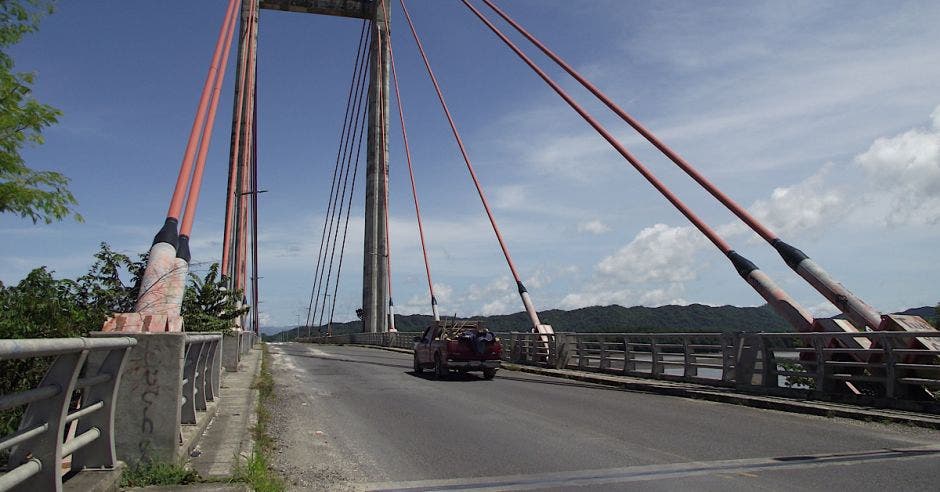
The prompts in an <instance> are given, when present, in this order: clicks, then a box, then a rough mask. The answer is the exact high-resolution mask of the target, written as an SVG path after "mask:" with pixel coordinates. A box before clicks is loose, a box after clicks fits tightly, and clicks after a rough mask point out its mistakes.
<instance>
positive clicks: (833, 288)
mask: <svg viewBox="0 0 940 492" xmlns="http://www.w3.org/2000/svg"><path fill="white" fill-rule="evenodd" d="M483 2H484V3H486V5H488V6H489V7H490V8H491V9H493V11H495V12H496V13H497V14H499V16H500V17H502V18H503V19H504V20H505V21H506V22H508V23H509V24H510V25H512V27H513V28H515V29H516V30H517V31H518V32H519V33H520V34H522V35H523V36H524V37H525V38H526V39H528V40H529V41H530V42H531V43H532V44H534V45H535V46H536V47H538V48H539V50H541V51H542V53H544V54H545V55H546V56H548V57H549V58H551V59H552V60H553V61H554V62H555V63H557V64H558V65H559V66H560V67H561V68H563V69H564V70H565V71H566V72H568V74H569V75H571V76H572V77H574V78H575V80H577V81H578V82H580V83H581V85H582V86H584V87H585V88H586V89H587V90H589V91H590V92H591V93H592V94H594V95H595V96H596V97H597V98H598V99H600V100H601V102H603V103H604V104H605V105H606V106H607V107H608V108H610V110H611V111H613V112H614V113H616V114H617V116H620V117H621V118H622V119H623V120H624V121H625V122H627V124H629V125H630V126H631V127H633V129H634V130H636V131H637V132H638V133H639V134H640V135H642V136H643V137H644V138H646V140H647V141H649V142H650V143H651V144H653V146H654V147H656V148H657V149H659V151H660V152H662V153H663V154H665V155H666V156H667V157H669V159H670V160H671V161H672V162H673V163H675V164H676V165H677V166H678V167H679V168H680V169H682V170H683V171H685V173H686V174H688V175H689V176H690V177H691V178H692V179H693V180H695V182H697V183H698V184H699V185H700V186H702V187H703V188H705V190H707V191H708V192H709V193H710V194H711V195H712V196H713V197H715V198H716V199H717V200H718V201H719V202H721V203H722V204H723V205H724V206H725V207H726V208H728V210H730V211H731V212H732V213H734V214H735V215H736V216H737V217H738V218H739V219H741V220H742V221H743V222H744V223H745V224H747V225H748V227H750V228H751V229H752V230H753V231H754V232H756V233H757V234H758V235H760V236H761V237H762V238H764V240H766V241H767V242H768V243H770V245H771V246H773V247H774V249H776V250H777V252H778V253H780V255H781V256H782V257H783V259H784V261H786V263H787V264H788V265H789V266H790V267H791V268H793V270H795V271H796V272H797V273H798V274H799V275H800V276H801V277H803V278H804V279H806V280H807V281H808V282H809V283H810V284H811V285H812V286H813V287H814V288H815V289H816V290H817V291H819V292H820V293H821V294H823V296H824V297H826V298H827V299H828V300H829V301H830V302H832V303H833V304H834V305H835V306H836V307H838V308H839V309H840V310H841V311H842V312H843V313H845V314H846V316H848V317H849V319H850V320H852V321H853V322H854V323H855V324H856V325H858V326H859V327H862V326H865V325H869V326H871V327H872V328H878V326H879V325H880V323H881V313H879V312H878V311H877V310H876V309H875V308H873V307H871V306H870V305H868V304H867V303H865V302H864V301H863V300H862V299H860V298H859V297H858V296H856V295H855V294H852V293H851V292H849V291H848V289H846V288H845V287H844V286H843V285H842V284H840V283H838V282H836V281H835V280H834V279H833V278H832V277H830V276H829V274H828V273H826V272H825V271H824V270H822V268H821V267H819V266H818V265H816V263H815V262H813V261H812V260H810V259H809V257H807V256H806V254H804V253H803V252H802V251H800V250H798V249H796V248H794V247H792V246H790V245H789V244H787V243H785V242H783V240H781V239H780V238H779V237H778V236H777V235H776V234H775V233H774V232H773V231H771V230H770V229H769V228H768V227H766V226H765V225H764V224H762V223H760V222H759V221H758V220H757V219H755V218H754V217H753V216H752V215H751V214H750V213H749V212H748V211H747V210H746V209H745V208H744V207H742V206H741V205H739V204H738V203H737V202H735V201H734V200H733V199H731V197H729V196H728V195H726V194H724V193H723V192H722V191H721V190H720V189H718V187H717V186H715V185H714V184H713V183H712V182H711V181H709V180H708V178H706V177H705V176H704V175H702V174H701V173H700V172H699V171H698V170H697V169H695V168H694V167H693V166H692V165H691V164H689V163H688V162H687V161H686V160H685V159H684V158H683V157H682V156H680V155H679V154H678V153H677V152H675V151H674V150H672V149H671V148H670V147H669V146H667V145H666V144H665V143H663V142H662V141H661V140H660V139H659V138H658V137H657V136H656V135H654V134H653V132H651V131H649V130H648V129H647V128H646V127H644V126H643V125H642V124H641V123H640V122H639V121H638V120H637V119H636V118H634V117H633V116H631V115H630V114H628V113H627V112H626V111H624V110H623V109H622V108H621V107H620V106H618V105H617V104H616V103H615V102H613V101H612V100H611V99H610V98H609V97H607V95H606V94H604V93H603V92H601V90H600V89H598V88H597V87H596V86H595V85H594V84H592V83H591V82H590V81H588V80H587V79H586V78H584V76H582V75H581V74H580V73H578V71H577V70H575V69H574V68H573V67H572V66H571V65H569V64H568V63H567V62H565V61H564V60H562V59H561V57H560V56H558V55H557V54H555V52H553V51H552V50H551V49H549V48H548V47H547V46H545V45H544V44H543V43H542V42H541V41H539V40H538V39H537V38H535V36H533V35H532V34H530V33H529V32H528V31H526V30H525V29H524V28H523V27H522V26H520V25H519V23H518V22H516V21H515V20H513V19H512V18H511V17H510V16H509V15H508V14H506V13H505V12H504V11H503V10H502V9H500V8H499V7H497V6H496V5H495V3H494V2H493V1H492V0H483Z"/></svg>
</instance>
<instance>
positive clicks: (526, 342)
mask: <svg viewBox="0 0 940 492" xmlns="http://www.w3.org/2000/svg"><path fill="white" fill-rule="evenodd" d="M546 338H547V339H546ZM503 340H504V342H503V345H504V347H503V353H504V359H505V360H506V361H508V362H514V363H518V364H529V365H539V366H543V367H553V368H557V369H577V370H581V371H590V372H602V373H610V374H623V375H627V376H635V377H650V378H654V379H664V380H676V381H689V382H699V383H706V384H716V385H722V386H728V385H731V384H733V383H734V371H733V369H734V366H735V364H734V362H735V359H734V352H735V350H734V349H735V344H736V336H735V335H734V334H729V333H556V334H555V335H554V336H546V335H540V334H534V333H511V334H509V335H508V336H503Z"/></svg>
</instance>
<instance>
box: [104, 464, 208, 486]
mask: <svg viewBox="0 0 940 492" xmlns="http://www.w3.org/2000/svg"><path fill="white" fill-rule="evenodd" d="M198 480H199V474H198V473H196V472H195V471H193V470H189V469H187V468H186V467H184V466H181V465H176V464H170V463H148V464H138V465H136V466H129V467H127V468H125V469H124V473H122V474H121V487H146V486H148V485H185V484H189V483H194V482H197V481H198Z"/></svg>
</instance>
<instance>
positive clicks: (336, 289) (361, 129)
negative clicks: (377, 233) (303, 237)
mask: <svg viewBox="0 0 940 492" xmlns="http://www.w3.org/2000/svg"><path fill="white" fill-rule="evenodd" d="M362 118H363V120H365V111H363V115H362ZM363 123H364V122H363ZM365 128H366V125H365V124H361V125H360V126H359V138H358V142H359V143H358V144H357V145H356V160H355V161H354V162H355V163H354V166H353V171H352V175H353V180H352V186H351V187H350V189H349V202H348V203H346V225H345V226H344V227H343V242H342V245H341V246H340V250H339V265H338V266H337V267H336V282H335V284H334V286H333V300H332V304H331V306H330V318H329V323H328V325H327V334H328V335H333V314H334V313H335V312H336V295H337V293H338V292H339V278H340V274H341V273H342V271H343V257H344V252H345V251H346V234H347V233H348V232H349V214H350V210H352V201H353V195H354V194H355V192H356V178H357V177H358V173H359V157H360V155H361V151H362V136H363V134H364V133H365Z"/></svg>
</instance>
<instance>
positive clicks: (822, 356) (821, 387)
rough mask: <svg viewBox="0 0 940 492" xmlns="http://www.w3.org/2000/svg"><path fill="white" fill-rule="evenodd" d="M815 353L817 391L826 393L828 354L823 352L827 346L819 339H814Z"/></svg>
mask: <svg viewBox="0 0 940 492" xmlns="http://www.w3.org/2000/svg"><path fill="white" fill-rule="evenodd" d="M812 343H813V351H814V355H815V357H816V391H825V388H826V386H827V381H826V373H827V368H826V353H825V352H824V351H823V349H824V348H825V344H824V343H823V340H822V339H821V338H819V337H813V341H812Z"/></svg>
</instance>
